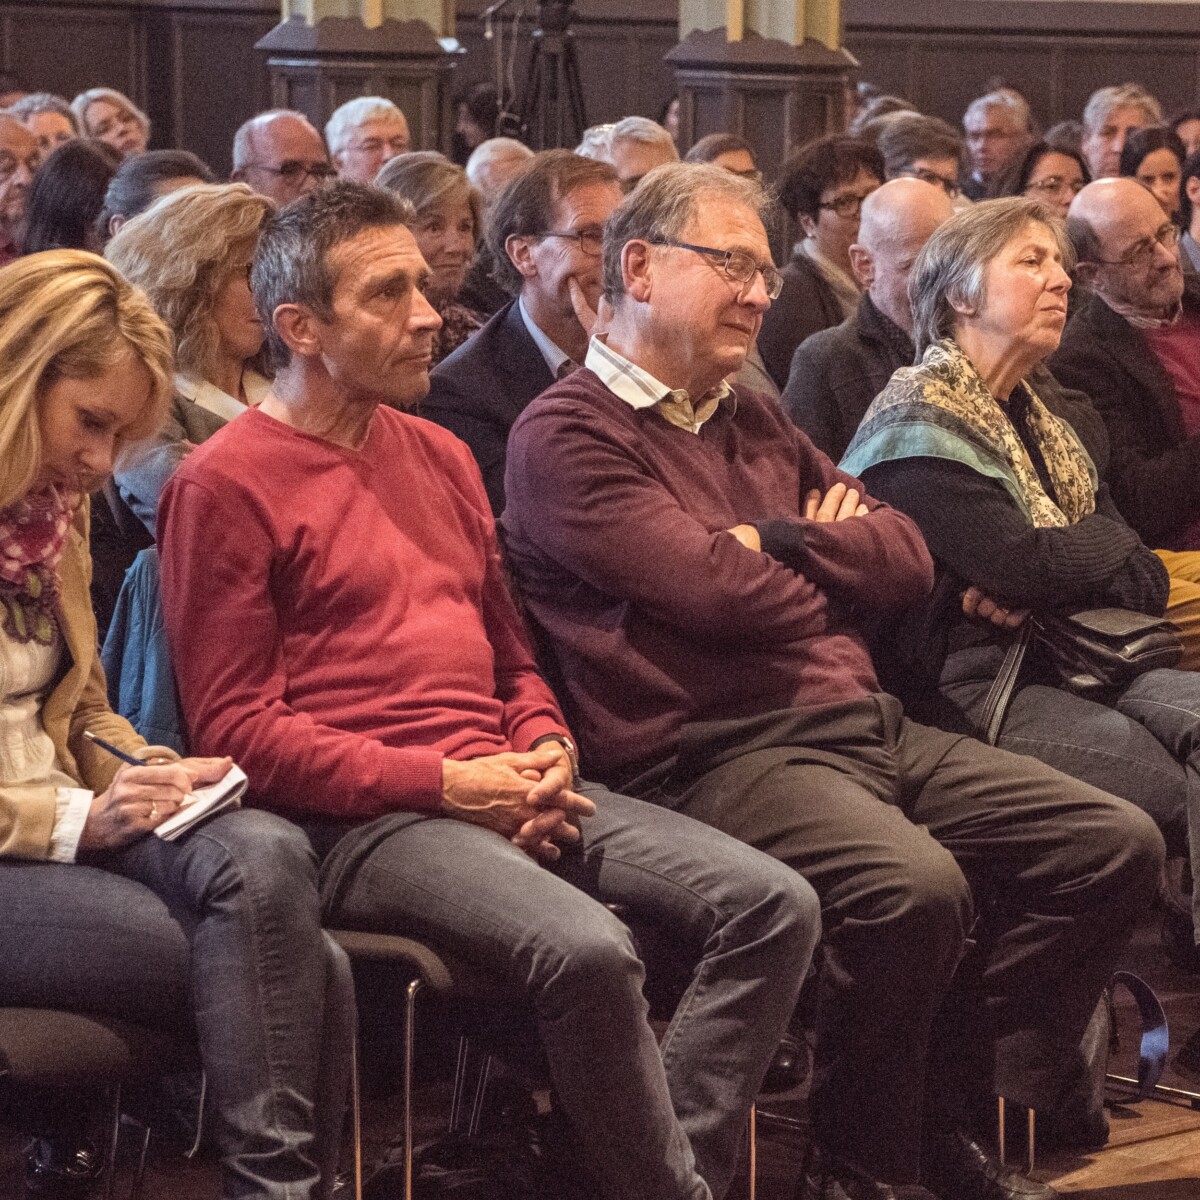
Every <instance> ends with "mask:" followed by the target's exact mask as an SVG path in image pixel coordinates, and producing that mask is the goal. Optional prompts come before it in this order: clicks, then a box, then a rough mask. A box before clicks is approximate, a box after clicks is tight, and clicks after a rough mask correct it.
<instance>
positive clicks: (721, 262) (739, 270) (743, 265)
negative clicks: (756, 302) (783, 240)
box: [650, 238, 783, 300]
mask: <svg viewBox="0 0 1200 1200" xmlns="http://www.w3.org/2000/svg"><path fill="white" fill-rule="evenodd" d="M650 244H651V245H652V246H674V247H675V249H677V250H691V251H692V252H693V253H694V254H699V255H701V256H702V257H704V258H707V259H708V260H709V261H710V262H711V263H712V264H713V266H715V267H719V268H720V269H721V270H722V271H724V272H725V274H726V275H727V276H728V277H729V278H730V279H732V280H733V281H734V283H740V284H747V283H749V282H750V281H751V280H752V279H753V278H754V276H755V275H756V274H757V275H761V276H762V281H763V285H764V286H765V287H766V289H767V296H768V297H769V298H770V299H771V300H778V299H779V293H780V292H782V291H783V276H782V275H781V274H780V273H779V272H778V271H777V270H776V269H775V267H774V266H773V265H772V264H771V263H760V262H757V261H756V260H755V258H754V255H753V254H749V253H747V251H745V250H718V249H717V248H716V247H715V246H695V245H693V244H692V243H691V242H677V241H675V240H673V239H672V238H656V239H654V240H652V241H651V242H650Z"/></svg>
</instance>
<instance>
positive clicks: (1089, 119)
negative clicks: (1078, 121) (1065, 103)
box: [1083, 83, 1163, 133]
mask: <svg viewBox="0 0 1200 1200" xmlns="http://www.w3.org/2000/svg"><path fill="white" fill-rule="evenodd" d="M1118 108H1140V109H1141V110H1142V112H1143V113H1145V114H1146V124H1147V125H1161V124H1162V119H1163V115H1162V105H1161V104H1159V102H1158V101H1157V100H1155V98H1154V97H1153V96H1152V95H1150V93H1149V92H1148V91H1146V89H1145V88H1144V87H1142V85H1141V84H1140V83H1122V84H1119V85H1117V86H1115V87H1102V88H1098V89H1097V90H1096V91H1094V92H1093V93H1092V94H1091V96H1089V97H1088V102H1087V104H1086V106H1085V107H1084V110H1083V128H1084V132H1085V133H1095V132H1096V130H1097V129H1099V128H1100V127H1101V126H1102V125H1103V124H1104V122H1105V121H1107V120H1108V118H1109V116H1110V115H1111V114H1112V113H1114V112H1116V110H1117V109H1118Z"/></svg>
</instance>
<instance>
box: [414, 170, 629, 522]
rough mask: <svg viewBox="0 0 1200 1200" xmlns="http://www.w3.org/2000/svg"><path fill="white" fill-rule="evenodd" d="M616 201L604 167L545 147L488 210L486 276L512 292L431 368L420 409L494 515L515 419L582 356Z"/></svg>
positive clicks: (611, 176)
mask: <svg viewBox="0 0 1200 1200" xmlns="http://www.w3.org/2000/svg"><path fill="white" fill-rule="evenodd" d="M620 200H621V187H620V184H619V182H618V179H617V174H616V171H615V170H614V168H613V167H612V166H610V165H609V164H608V163H606V162H596V161H595V160H593V159H590V158H582V157H580V156H579V155H577V154H572V153H571V152H570V151H569V150H549V151H546V152H545V153H542V154H539V155H537V156H536V158H535V159H534V160H533V162H532V164H531V165H530V166H529V167H528V168H527V169H526V170H525V171H524V172H522V173H521V174H520V175H519V176H518V177H517V178H516V179H514V180H513V181H512V182H511V183H509V185H508V186H507V187H506V188H505V189H504V191H502V192H501V193H500V196H499V197H498V198H497V199H496V201H495V202H494V204H493V206H492V209H491V211H490V213H489V216H488V226H487V231H486V235H485V236H486V239H487V245H488V249H489V251H490V257H491V259H492V262H493V264H494V265H493V274H494V275H495V278H496V281H497V282H498V283H499V284H500V285H501V287H503V288H505V289H506V290H507V291H508V292H509V293H510V294H511V295H512V296H513V297H514V298H513V299H512V300H511V301H510V302H509V303H508V304H506V305H505V306H504V307H503V308H501V309H500V311H499V312H497V313H496V315H495V316H494V317H492V318H491V320H489V321H488V323H487V324H486V325H485V326H484V327H483V328H482V329H481V330H480V331H479V332H478V333H476V334H475V335H474V336H473V337H472V338H471V339H470V340H469V341H467V342H466V343H464V344H463V345H462V346H460V347H459V348H458V349H457V350H455V351H454V353H453V354H451V355H449V356H448V357H447V358H445V359H444V360H443V361H442V362H441V363H439V364H438V366H437V367H436V368H434V370H433V372H432V373H431V375H430V391H429V396H428V398H427V399H426V400H425V401H424V403H423V404H422V405H421V415H422V416H424V417H428V418H429V419H430V420H431V421H436V422H437V424H439V425H441V426H443V427H445V428H446V429H449V430H450V432H451V433H454V434H457V435H458V437H460V438H462V440H463V441H464V442H466V443H467V445H468V446H469V447H470V448H471V453H472V454H474V456H475V460H476V462H477V463H478V464H479V469H480V471H481V472H482V473H483V481H484V484H485V486H486V487H487V493H488V499H489V500H490V501H491V505H492V511H493V512H494V513H495V515H496V516H499V515H500V513H501V512H502V511H503V510H504V463H505V451H506V446H507V443H508V432H509V430H510V429H511V428H512V426H513V422H514V421H515V420H516V419H517V417H519V416H520V415H521V413H522V411H523V410H524V409H525V406H526V405H527V404H529V402H530V401H531V400H533V398H534V397H535V396H537V395H538V394H539V393H541V392H544V391H545V390H546V388H548V387H549V386H550V385H551V384H552V383H553V382H554V381H555V380H556V379H559V378H562V376H563V375H565V374H568V373H569V372H571V371H573V370H575V369H576V368H577V367H578V366H580V365H581V364H582V362H583V360H584V357H585V355H586V354H587V347H588V337H589V336H590V334H591V332H592V329H593V327H594V325H595V323H596V311H597V307H598V305H599V302H600V247H601V241H602V237H603V232H604V222H605V221H607V220H608V217H609V214H610V213H611V212H612V211H613V209H615V208H616V207H617V205H618V203H620Z"/></svg>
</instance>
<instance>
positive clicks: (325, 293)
mask: <svg viewBox="0 0 1200 1200" xmlns="http://www.w3.org/2000/svg"><path fill="white" fill-rule="evenodd" d="M412 219H413V210H412V205H411V204H409V203H408V201H406V200H404V199H402V198H401V197H400V196H397V195H396V194H395V193H393V192H387V191H384V190H383V189H382V188H376V187H368V186H366V185H365V184H361V183H351V182H350V181H349V180H345V179H339V180H335V181H334V182H333V183H331V184H330V185H329V186H328V187H326V188H321V189H319V190H318V191H315V192H310V193H309V194H308V195H305V196H301V197H300V198H299V199H298V200H293V201H292V202H291V204H288V205H285V206H284V207H283V208H281V209H280V210H279V211H278V212H277V213H275V214H274V215H273V216H271V217H269V218H268V219H267V221H266V223H265V224H264V225H263V229H262V234H261V236H260V237H259V241H258V250H257V252H256V253H255V255H254V268H253V270H252V271H251V274H250V287H251V289H252V290H253V292H254V303H255V307H256V308H257V309H258V315H259V318H260V319H261V320H262V323H263V328H264V329H265V330H266V334H267V348H268V349H269V351H270V354H271V361H272V365H273V366H274V367H275V368H276V370H278V369H280V368H282V367H286V366H287V365H288V363H289V362H290V361H291V351H290V350H288V347H287V344H286V343H285V342H284V340H283V339H282V338H281V337H280V336H279V333H278V331H277V330H276V329H275V321H274V313H275V310H276V309H277V308H278V307H279V306H280V305H281V304H303V305H304V306H305V307H306V308H309V309H311V310H312V311H313V312H314V313H316V315H317V316H318V317H319V318H320V319H321V320H323V321H330V320H332V319H333V292H334V288H335V287H336V286H337V279H336V277H335V276H334V275H333V274H332V272H331V271H330V269H329V256H330V254H331V253H332V251H333V250H334V249H335V248H336V247H338V246H339V245H341V244H342V243H343V242H347V241H349V240H350V239H351V238H354V237H357V236H358V235H359V234H360V233H362V232H363V231H364V230H367V229H386V228H388V227H389V226H393V225H408V224H409V223H410V222H411V221H412Z"/></svg>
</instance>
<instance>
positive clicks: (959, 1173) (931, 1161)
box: [921, 1133, 1059, 1200]
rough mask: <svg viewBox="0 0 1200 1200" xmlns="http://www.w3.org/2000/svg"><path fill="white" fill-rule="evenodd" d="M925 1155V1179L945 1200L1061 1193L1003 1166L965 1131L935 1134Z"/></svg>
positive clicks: (1030, 1199)
mask: <svg viewBox="0 0 1200 1200" xmlns="http://www.w3.org/2000/svg"><path fill="white" fill-rule="evenodd" d="M922 1158H923V1161H922V1163H921V1182H922V1183H923V1184H924V1185H925V1186H926V1187H927V1188H929V1189H930V1191H932V1192H935V1193H936V1194H937V1195H938V1196H940V1197H941V1198H942V1200H1055V1198H1056V1197H1057V1196H1058V1194H1059V1193H1058V1192H1056V1191H1055V1190H1054V1189H1053V1188H1052V1187H1051V1186H1050V1185H1049V1184H1048V1183H1039V1182H1038V1181H1037V1180H1036V1179H1031V1178H1030V1177H1029V1176H1028V1175H1022V1174H1021V1172H1020V1171H1017V1170H1014V1169H1013V1168H1012V1167H1005V1166H1002V1165H1001V1164H1000V1161H999V1160H998V1159H996V1158H993V1157H992V1156H991V1155H990V1154H989V1153H988V1152H987V1151H986V1150H985V1149H984V1148H983V1147H982V1146H981V1145H980V1144H979V1143H978V1142H973V1141H972V1140H971V1139H970V1138H969V1137H967V1136H966V1134H963V1133H942V1134H935V1135H933V1136H932V1137H931V1138H930V1139H929V1143H928V1145H927V1147H926V1149H925V1153H924V1154H923V1156H922Z"/></svg>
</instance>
